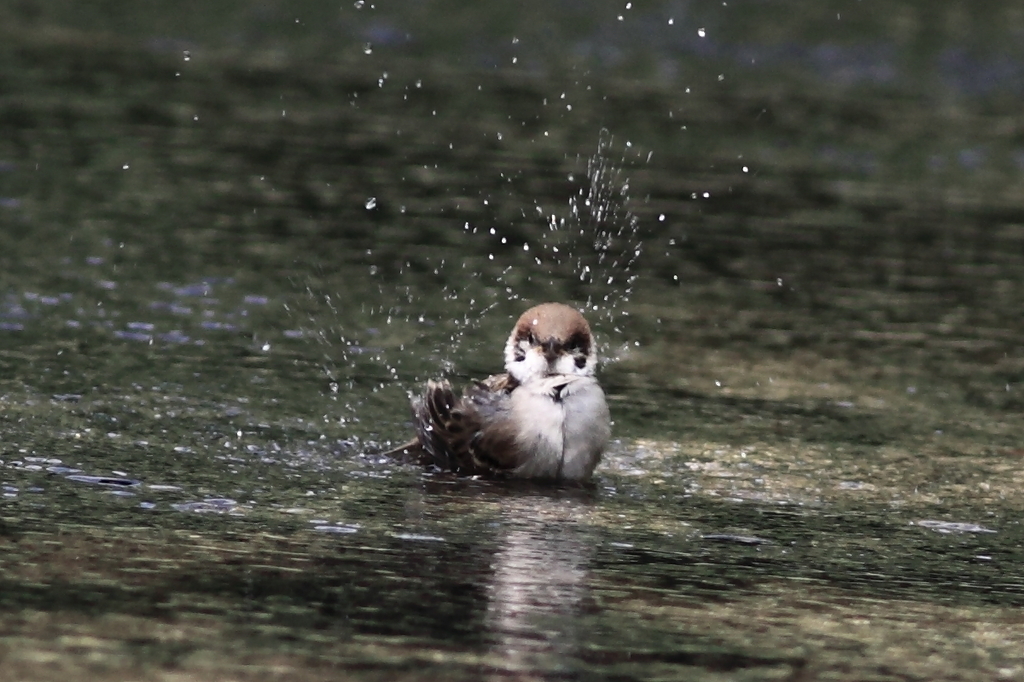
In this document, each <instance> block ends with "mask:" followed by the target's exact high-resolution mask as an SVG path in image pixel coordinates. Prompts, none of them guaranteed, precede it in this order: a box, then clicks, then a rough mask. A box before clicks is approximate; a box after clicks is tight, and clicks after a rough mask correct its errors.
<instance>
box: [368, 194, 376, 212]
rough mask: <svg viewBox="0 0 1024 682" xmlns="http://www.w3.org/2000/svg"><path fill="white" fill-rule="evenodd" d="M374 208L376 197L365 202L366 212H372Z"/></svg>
mask: <svg viewBox="0 0 1024 682" xmlns="http://www.w3.org/2000/svg"><path fill="white" fill-rule="evenodd" d="M375 208H377V197H369V198H368V199H367V200H366V210H367V211H372V210H373V209H375Z"/></svg>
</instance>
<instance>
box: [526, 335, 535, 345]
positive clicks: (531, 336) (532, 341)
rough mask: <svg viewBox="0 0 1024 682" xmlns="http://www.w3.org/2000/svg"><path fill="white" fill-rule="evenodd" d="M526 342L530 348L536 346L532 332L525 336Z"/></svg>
mask: <svg viewBox="0 0 1024 682" xmlns="http://www.w3.org/2000/svg"><path fill="white" fill-rule="evenodd" d="M526 342H527V343H528V344H530V345H531V346H536V345H537V337H536V336H534V335H533V332H530V333H528V334H527V335H526Z"/></svg>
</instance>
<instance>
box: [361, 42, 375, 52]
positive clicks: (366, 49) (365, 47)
mask: <svg viewBox="0 0 1024 682" xmlns="http://www.w3.org/2000/svg"><path fill="white" fill-rule="evenodd" d="M363 54H373V45H372V44H370V43H366V44H365V45H363Z"/></svg>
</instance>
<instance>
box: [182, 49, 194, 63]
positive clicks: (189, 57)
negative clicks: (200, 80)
mask: <svg viewBox="0 0 1024 682" xmlns="http://www.w3.org/2000/svg"><path fill="white" fill-rule="evenodd" d="M182 56H183V58H184V59H185V61H186V62H188V61H192V53H191V52H189V51H188V50H185V51H184V53H182Z"/></svg>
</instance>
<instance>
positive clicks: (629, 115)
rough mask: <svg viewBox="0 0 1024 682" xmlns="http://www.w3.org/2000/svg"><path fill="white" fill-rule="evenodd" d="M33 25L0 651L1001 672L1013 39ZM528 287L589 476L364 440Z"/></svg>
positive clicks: (486, 346) (268, 663) (2, 283)
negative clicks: (600, 437)
mask: <svg viewBox="0 0 1024 682" xmlns="http://www.w3.org/2000/svg"><path fill="white" fill-rule="evenodd" d="M396 16H397V15H396ZM51 19H52V18H50V19H47V17H45V16H44V17H36V18H35V19H32V20H29V19H24V18H23V19H22V21H24V22H26V23H25V26H28V27H29V28H31V30H29V29H26V31H25V33H24V34H23V35H22V37H21V39H19V41H16V42H13V43H12V42H8V46H7V47H6V48H5V50H6V52H5V54H6V56H7V57H8V58H6V59H5V61H4V64H5V65H4V66H3V67H0V69H2V72H0V73H2V78H3V80H2V82H3V83H4V86H3V87H4V89H5V90H4V98H3V100H2V103H0V126H2V129H3V133H4V134H3V135H2V136H0V138H2V139H0V199H2V201H0V224H2V226H3V229H2V230H0V460H2V464H0V485H2V494H3V502H2V506H0V510H2V511H0V545H2V551H0V580H2V581H3V584H2V589H0V656H2V658H3V659H4V661H5V667H6V669H7V670H10V671H12V672H11V673H10V674H11V675H12V676H13V677H17V678H19V679H55V678H58V677H62V678H65V679H66V678H68V677H69V676H70V677H73V678H74V679H83V680H90V679H96V680H106V679H124V678H125V677H132V678H139V679H172V678H180V677H182V676H188V677H190V678H192V679H271V678H279V677H282V676H286V677H288V678H290V679H327V678H331V679H336V678H337V677H338V676H339V675H343V676H346V677H351V678H357V679H388V680H392V679H434V678H437V679H441V678H443V679H480V678H481V677H495V678H502V679H508V678H511V679H679V678H687V679H690V678H692V679H780V678H781V679H819V678H828V679H850V680H854V679H857V680H860V679H993V678H1005V679H1019V678H1022V677H1024V660H1022V657H1021V653H1020V652H1021V651H1022V650H1024V648H1022V645H1024V633H1022V630H1021V627H1020V622H1019V621H1020V617H1019V609H1020V607H1021V605H1022V603H1024V575H1022V573H1021V571H1020V565H1021V563H1022V550H1021V547H1022V540H1024V538H1022V530H1021V525H1020V519H1021V512H1022V507H1024V498H1022V495H1021V493H1020V491H1021V489H1022V484H1024V469H1022V466H1021V458H1022V456H1024V449H1022V447H1021V442H1022V435H1024V432H1022V428H1021V424H1020V408H1021V405H1022V402H1021V401H1022V399H1021V392H1020V381H1021V377H1022V375H1024V361H1022V355H1021V345H1020V341H1019V339H1020V338H1021V332H1022V329H1021V318H1020V310H1021V309H1022V307H1021V306H1022V303H1024V285H1022V282H1024V277H1022V275H1024V267H1022V266H1024V232H1022V231H1021V228H1020V223H1021V219H1022V216H1024V199H1022V197H1024V194H1022V193H1021V192H1020V171H1021V165H1020V158H1021V157H1020V154H1021V149H1022V142H1021V140H1020V135H1019V128H1020V127H1019V125H1017V123H1018V122H1019V121H1018V119H1019V113H1018V111H1019V102H1017V99H1016V94H1015V91H1014V87H1015V86H1014V83H1015V81H1014V80H1013V77H1012V73H1009V72H998V73H1003V75H1004V78H1003V79H1002V80H999V79H996V81H997V82H995V84H994V85H992V87H991V89H989V90H986V91H985V92H983V93H982V94H981V95H976V93H975V94H971V95H970V96H969V97H968V96H966V95H964V94H963V91H962V90H961V89H958V86H957V85H956V82H957V81H954V82H953V85H947V86H943V87H942V88H939V87H938V86H936V89H934V90H927V91H926V92H924V93H923V94H922V92H921V90H920V89H917V86H915V87H909V86H908V87H904V86H903V85H901V83H902V82H903V81H902V80H901V78H899V77H896V76H893V77H892V78H889V77H884V74H885V73H888V72H887V71H886V70H885V69H883V68H882V67H881V66H879V65H878V64H877V63H876V61H877V60H881V61H882V62H885V60H886V57H885V55H886V54H889V53H886V52H885V51H880V52H876V53H872V54H876V55H881V56H877V57H875V58H873V60H875V61H870V63H869V64H867V65H866V66H864V65H863V64H862V63H861V62H858V61H856V60H853V62H851V64H852V66H851V65H849V64H848V69H852V70H853V71H856V72H857V73H868V74H872V73H873V74H876V76H878V74H882V75H881V76H878V77H872V78H868V77H864V78H860V77H858V78H852V79H851V80H846V81H841V82H839V83H837V82H836V79H835V78H833V76H834V72H833V71H830V70H826V72H825V74H824V75H821V74H818V75H814V74H812V75H811V76H807V75H806V74H805V75H803V76H795V75H793V74H792V73H790V72H789V71H787V69H789V68H790V67H789V66H786V67H785V68H782V66H780V63H783V66H785V65H786V64H791V62H796V63H798V64H799V63H801V58H799V57H800V54H804V55H806V54H818V55H819V56H820V55H821V53H820V52H813V53H799V54H797V56H796V57H792V58H790V57H785V53H783V52H779V51H777V50H776V51H774V52H772V51H771V50H769V49H768V48H767V47H764V45H763V44H762V43H757V44H759V45H761V47H759V48H758V50H755V52H756V54H757V55H763V54H773V55H776V56H777V59H776V63H775V64H774V65H772V66H769V67H766V68H767V69H769V70H768V71H764V72H751V73H749V74H747V75H744V74H745V73H746V72H741V71H730V72H729V79H728V80H727V81H724V82H725V85H718V83H720V81H718V80H717V78H715V77H714V74H710V71H709V72H708V74H704V75H709V77H708V78H707V79H706V81H705V80H702V79H695V80H694V82H693V83H692V84H690V85H688V84H687V83H680V82H678V81H679V79H680V78H681V79H682V80H684V81H685V80H686V77H685V76H680V77H678V78H676V77H673V78H668V79H666V77H665V76H664V73H662V76H661V77H658V78H655V77H653V76H652V77H650V78H649V79H647V80H642V79H641V80H637V81H634V82H626V81H621V80H614V79H608V80H605V79H603V78H601V77H599V76H596V75H590V76H587V77H586V78H584V77H582V76H581V77H580V78H578V79H575V81H574V83H573V84H572V85H571V87H570V86H569V84H567V83H566V82H565V80H564V78H563V77H561V76H558V75H552V74H551V72H549V71H548V70H545V69H533V68H531V69H526V70H519V71H517V70H509V69H490V70H481V69H480V68H479V64H478V63H476V62H474V63H473V64H474V65H472V66H471V68H469V69H468V70H467V69H466V68H460V69H455V70H450V69H448V68H447V67H446V65H445V64H440V65H439V64H438V63H436V62H426V61H417V60H415V59H409V57H410V55H408V54H404V53H403V52H402V50H399V49H398V48H395V51H393V52H388V51H387V50H382V49H381V48H380V47H379V46H380V45H382V44H384V45H386V44H387V41H384V42H383V43H382V42H379V41H378V47H377V48H375V49H373V50H371V53H370V54H364V53H363V52H362V51H357V52H358V54H361V55H362V57H360V58H365V60H366V61H362V62H359V61H354V62H347V61H338V62H330V63H324V62H322V61H319V62H318V61H315V60H311V59H310V58H309V54H322V51H323V50H325V49H327V48H325V47H324V46H323V45H321V44H320V43H316V41H313V42H314V43H315V44H314V45H313V46H312V47H310V45H309V44H305V48H306V49H308V50H309V52H305V53H304V52H303V51H302V49H298V48H297V52H298V53H299V55H298V56H297V57H296V56H295V55H291V56H289V58H288V59H283V58H280V59H279V57H280V56H281V55H280V53H277V52H274V51H273V50H270V49H269V48H267V46H266V45H263V44H259V45H257V47H258V48H259V49H257V47H253V46H251V45H250V46H247V47H244V48H238V49H237V51H234V52H232V51H227V53H219V54H217V55H216V58H214V57H213V56H208V58H207V57H204V58H202V59H200V56H201V55H202V50H201V49H196V50H194V52H195V54H196V55H197V56H195V57H193V56H191V52H192V51H193V50H190V54H189V56H188V59H187V60H186V59H185V54H184V50H179V49H178V48H177V47H174V46H177V45H178V43H176V42H174V43H172V47H171V48H168V47H167V45H168V43H166V42H157V43H153V42H147V41H144V40H139V41H136V42H132V41H129V40H125V39H123V38H122V39H113V38H111V37H110V36H109V35H107V34H103V33H97V32H85V33H82V32H77V33H76V32H70V33H68V32H61V31H54V30H53V28H52V26H51V25H49V24H47V23H46V22H47V21H50V20H51ZM904 19H906V17H904ZM404 20H405V19H402V18H401V17H398V18H395V19H394V21H396V22H398V21H404ZM140 21H141V20H140ZM235 21H237V17H236V19H235ZM611 21H612V22H613V23H611V24H610V25H611V26H614V25H615V23H614V20H611ZM679 21H680V23H682V21H683V20H682V18H680V19H679ZM979 21H981V20H980V19H979ZM33 22H35V23H33ZM143 23H144V22H143ZM385 23H386V22H385ZM242 24H243V25H247V26H250V24H245V22H242ZM665 25H666V26H668V24H667V23H666V24H665ZM673 25H674V24H673ZM709 25H710V24H709ZM730 25H731V26H736V24H730ZM40 26H42V28H40ZM47 26H49V28H46V27H47ZM167 27H169V28H167V30H168V31H170V30H171V28H174V25H173V24H168V25H167ZM44 28H45V29H46V30H44ZM592 28H593V30H594V31H595V32H596V33H595V34H594V35H598V36H600V35H602V33H601V31H602V30H603V31H611V29H608V28H607V27H605V28H604V29H601V28H600V27H596V28H594V27H592ZM1011 28H1012V26H1011ZM83 30H84V29H83ZM175 30H178V31H182V32H183V34H184V33H187V31H186V29H184V28H180V27H179V28H176V29H175ZM631 30H636V29H635V27H634V29H631ZM664 30H668V29H664ZM1007 30H1010V29H1007ZM694 31H696V28H694ZM143 32H144V33H145V31H143ZM811 33H813V32H809V34H808V35H810V34H811ZM247 35H250V34H247ZM309 35H313V34H309ZM609 35H612V33H609ZM651 35H654V34H651ZM795 35H796V36H797V37H796V38H794V40H795V41H797V42H800V40H803V41H804V42H805V43H810V42H811V41H810V38H808V37H807V36H803V37H802V38H801V34H799V33H797V34H795ZM250 37H251V35H250ZM755 37H756V36H753V35H751V34H743V35H741V36H739V37H733V38H730V40H729V41H720V42H717V43H715V45H716V46H717V47H716V48H715V50H717V52H716V51H715V50H713V51H712V52H713V54H710V55H709V54H705V53H699V52H700V51H699V50H697V52H698V53H699V54H697V55H696V56H694V55H692V54H689V53H687V54H688V56H686V57H685V58H683V57H679V59H680V60H681V61H677V62H676V63H677V65H678V64H682V65H684V66H685V65H688V64H689V65H694V64H698V65H699V64H705V65H706V64H707V63H709V62H706V61H701V60H709V59H711V60H723V59H725V57H724V56H723V55H734V54H740V52H739V51H737V49H736V45H738V44H740V42H741V40H740V39H741V38H743V39H744V40H751V41H755ZM253 40H256V39H253ZM243 42H244V41H243ZM256 42H257V43H259V41H258V40H256ZM762 42H763V41H762ZM855 42H856V41H855ZM611 43H614V40H611V39H610V38H609V40H607V41H605V44H611ZM755 43H756V41H755ZM696 44H699V43H695V45H696ZM858 44H864V43H863V42H861V43H858ZM995 44H997V45H998V44H1000V43H999V41H995ZM687 45H689V43H687ZM730 45H731V46H732V48H729V49H727V48H728V46H730ZM200 46H201V45H200ZM776 47H777V45H776ZM402 49H406V48H402ZM423 49H424V50H425V52H426V53H429V52H430V49H433V48H430V49H427V48H423ZM664 49H668V48H664ZM851 49H852V48H851ZM901 49H902V48H901ZM1007 49H1009V48H1007ZM687 50H690V51H691V52H692V51H693V50H696V48H695V47H692V46H691V48H687ZM685 51H686V50H684V52H685ZM499 52H500V51H499ZM1011 52H1012V50H1011ZM920 53H921V54H924V55H926V56H927V55H931V56H935V55H936V54H938V55H940V56H941V55H942V54H945V53H943V52H942V51H941V50H939V49H938V48H934V49H933V48H932V47H927V49H925V48H922V49H921V50H920ZM472 54H475V55H477V56H479V55H481V54H482V55H488V54H490V52H489V50H487V49H482V48H481V49H480V50H478V51H476V52H473V53H472ZM669 54H674V53H672V52H669ZM743 54H747V53H743ZM830 54H831V53H830ZM835 54H838V55H839V56H842V55H843V54H846V55H849V54H858V53H857V52H856V51H854V52H840V53H835ZM303 55H305V56H303ZM412 56H415V55H412ZM677 56H678V55H677ZM539 58H540V57H539V56H538V57H537V59H539ZM730 58H731V57H730ZM303 59H305V60H306V61H303ZM481 59H483V58H481ZM687 59H697V60H698V61H696V62H689V61H686V60H687ZM837 59H839V57H835V59H832V60H831V61H829V63H831V64H834V63H837V62H836V60H837ZM922 59H925V58H924V57H922ZM992 59H995V58H994V57H991V56H990V57H986V59H981V58H980V57H979V58H978V61H977V62H970V60H961V61H956V60H953V62H950V61H949V60H947V61H942V60H941V59H938V60H937V61H928V60H927V59H926V60H925V61H927V63H928V64H932V65H933V68H934V69H935V71H934V72H932V73H933V75H934V76H936V80H942V79H941V78H938V76H941V75H942V74H948V73H951V72H956V73H960V71H956V69H953V67H951V66H950V64H951V63H954V62H955V63H956V64H960V66H959V67H957V68H961V67H962V68H963V69H967V70H968V72H970V73H975V74H978V73H982V74H990V75H991V74H992V73H994V72H992V71H991V70H986V69H987V67H985V68H982V67H983V66H985V65H991V64H992V63H993V62H992ZM374 60H380V61H374ZM483 61H485V62H486V59H484V60H483ZM839 61H842V60H839ZM895 61H898V60H895ZM720 64H721V61H719V62H716V64H715V65H716V66H720ZM972 64H973V66H972ZM858 65H860V66H858ZM464 66H465V65H464ZM883 66H884V64H883ZM385 67H386V70H387V74H388V75H387V78H386V80H382V79H383V76H382V73H383V71H384V70H385ZM854 67H856V68H854ZM861 67H863V68H861ZM897 67H898V68H897ZM623 68H625V67H623ZM887 68H888V67H887ZM893 68H896V69H897V71H898V72H899V73H902V71H900V70H899V69H902V68H904V66H903V65H902V62H900V63H899V64H897V66H896V67H893ZM906 68H910V67H906ZM915 68H925V67H921V66H920V65H918V66H917V67H915ZM771 69H775V70H771ZM857 69H861V71H857ZM972 69H973V70H972ZM655 70H656V69H655ZM849 72H850V71H849V70H848V71H847V73H849ZM766 73H767V74H769V75H770V76H771V78H770V79H769V78H767V77H766V76H765V74H766ZM830 74H831V75H830ZM936 74H937V75H936ZM1007 74H1009V75H1007ZM997 75H998V74H997ZM822 79H824V80H822ZM698 81H699V82H698ZM876 81H877V82H876ZM823 82H825V83H828V86H827V87H826V86H823V85H822V83H823ZM972 82H974V81H972ZM851 83H852V84H851ZM691 85H692V87H691V88H690V90H689V91H687V87H690V86H691ZM564 93H569V94H568V96H567V97H568V100H569V101H568V102H566V100H563V99H562V98H561V96H560V95H561V94H564ZM936 102H939V103H941V104H942V105H941V106H939V105H937V104H936ZM556 103H557V104H556ZM567 104H571V109H570V108H567ZM599 150H600V153H599V154H598V155H597V156H595V154H596V153H598V152H599ZM595 164H596V165H595ZM595 169H597V170H600V171H601V175H600V177H599V178H598V180H597V182H596V183H595V181H594V178H595V177H596V176H595V175H594V171H595ZM595 186H596V187H597V189H599V190H600V191H601V192H603V193H602V194H601V195H600V196H601V197H602V198H603V199H604V200H605V201H606V203H604V204H603V205H604V206H605V207H606V208H607V209H608V210H611V211H614V215H609V214H603V215H602V217H601V219H600V220H597V217H596V215H595V212H593V211H588V210H587V209H586V207H585V206H584V205H583V204H582V203H581V202H583V200H584V199H585V197H587V196H590V194H589V193H590V191H591V189H592V188H594V187H595ZM552 227H554V229H552ZM595 243H596V244H597V246H595ZM556 249H557V250H556ZM638 253H639V255H638ZM549 299H556V300H564V301H569V302H573V303H575V304H577V305H580V306H583V305H586V306H588V310H589V312H588V317H590V319H591V320H592V322H593V324H594V327H595V329H596V331H597V333H598V335H599V338H600V341H601V343H602V347H603V351H604V354H605V356H606V358H607V361H606V363H605V366H604V367H603V369H602V374H601V378H602V382H603V384H604V385H605V387H606V390H607V392H608V396H609V401H610V404H611V407H612V412H613V417H614V420H615V425H614V433H615V441H614V443H613V444H612V447H611V450H610V452H609V453H608V455H607V456H606V458H605V460H604V462H603V463H602V465H601V466H600V467H599V469H598V471H597V475H596V480H595V485H594V487H593V488H592V489H582V490H581V489H557V488H550V487H532V486H523V485H510V484H502V483H492V482H485V481H467V480H458V479H455V478H452V477H449V476H446V475H443V474H439V473H436V472H430V471H423V470H422V469H420V468H419V467H418V466H416V465H414V464H410V463H406V462H400V461H393V460H388V459H384V458H382V457H380V456H379V455H378V454H376V453H378V452H380V451H381V450H382V449H386V448H387V447H388V446H390V445H394V444H397V443H398V442H400V441H401V440H403V439H404V438H406V437H407V436H408V435H409V433H410V430H409V425H408V408H407V394H408V392H409V391H414V390H417V387H418V386H419V385H420V384H421V383H422V382H423V381H425V380H426V379H427V378H431V377H435V376H439V375H445V376H448V377H449V378H451V379H452V380H453V381H456V382H464V381H468V380H470V379H471V378H473V377H479V376H482V375H485V374H487V373H490V372H494V371H497V370H498V369H500V350H501V346H502V344H503V341H504V338H505V336H506V334H507V332H508V328H509V327H510V325H511V323H512V321H513V320H514V319H515V317H517V316H518V314H519V313H520V312H521V311H522V310H523V309H524V308H525V307H527V306H528V305H530V304H532V303H534V302H539V301H543V300H549Z"/></svg>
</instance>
